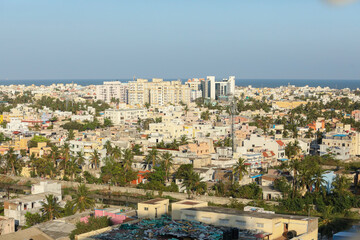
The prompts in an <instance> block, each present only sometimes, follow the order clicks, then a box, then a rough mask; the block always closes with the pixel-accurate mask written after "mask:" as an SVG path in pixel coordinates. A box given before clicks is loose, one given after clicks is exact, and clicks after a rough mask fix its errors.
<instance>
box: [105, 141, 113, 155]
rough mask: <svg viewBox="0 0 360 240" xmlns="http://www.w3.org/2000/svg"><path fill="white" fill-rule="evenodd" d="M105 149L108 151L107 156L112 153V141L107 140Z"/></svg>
mask: <svg viewBox="0 0 360 240" xmlns="http://www.w3.org/2000/svg"><path fill="white" fill-rule="evenodd" d="M104 148H105V149H106V153H107V154H110V153H111V151H112V145H111V142H110V140H107V141H106V142H105V144H104Z"/></svg>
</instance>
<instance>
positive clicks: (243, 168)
mask: <svg viewBox="0 0 360 240" xmlns="http://www.w3.org/2000/svg"><path fill="white" fill-rule="evenodd" d="M248 173H249V171H248V166H247V165H245V159H243V158H239V159H238V161H237V162H236V163H235V165H234V167H233V175H234V176H237V178H238V181H239V182H240V181H241V180H242V179H243V177H244V176H245V175H246V174H248ZM233 179H234V178H233Z"/></svg>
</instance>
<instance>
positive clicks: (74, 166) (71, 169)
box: [67, 156, 81, 181]
mask: <svg viewBox="0 0 360 240" xmlns="http://www.w3.org/2000/svg"><path fill="white" fill-rule="evenodd" d="M80 171H81V170H80V168H79V164H78V163H77V158H76V157H75V156H71V158H70V161H69V162H68V168H67V172H68V174H69V175H70V178H71V181H73V180H74V175H75V174H76V173H79V172H80Z"/></svg>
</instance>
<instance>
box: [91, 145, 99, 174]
mask: <svg viewBox="0 0 360 240" xmlns="http://www.w3.org/2000/svg"><path fill="white" fill-rule="evenodd" d="M90 162H91V164H92V165H93V166H94V167H95V170H97V169H98V167H99V162H100V154H99V152H98V151H97V150H96V149H95V150H94V151H93V152H92V154H91V158H90Z"/></svg>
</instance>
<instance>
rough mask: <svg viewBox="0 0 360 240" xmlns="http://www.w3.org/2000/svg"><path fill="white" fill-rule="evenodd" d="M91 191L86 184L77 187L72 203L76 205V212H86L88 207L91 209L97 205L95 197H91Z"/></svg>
mask: <svg viewBox="0 0 360 240" xmlns="http://www.w3.org/2000/svg"><path fill="white" fill-rule="evenodd" d="M89 195H90V192H89V189H88V188H87V187H86V185H85V184H80V185H79V186H78V188H77V192H76V194H75V197H74V199H73V200H72V205H73V207H74V212H77V211H79V212H84V211H85V210H86V209H90V208H92V207H94V206H95V201H94V199H92V198H90V197H89Z"/></svg>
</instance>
